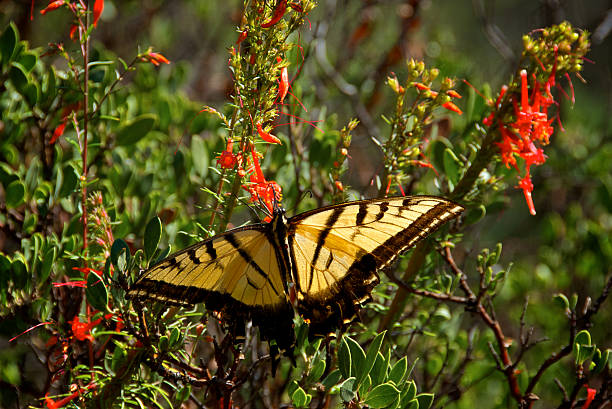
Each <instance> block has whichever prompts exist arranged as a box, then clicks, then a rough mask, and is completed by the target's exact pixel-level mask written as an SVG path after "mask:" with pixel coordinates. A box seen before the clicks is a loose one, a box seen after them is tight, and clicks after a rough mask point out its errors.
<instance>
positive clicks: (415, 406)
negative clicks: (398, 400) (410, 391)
mask: <svg viewBox="0 0 612 409" xmlns="http://www.w3.org/2000/svg"><path fill="white" fill-rule="evenodd" d="M400 407H402V406H400ZM403 407H405V408H406V409H419V401H418V400H416V399H412V400H411V401H409V402H408V403H407V404H406V405H404V406H403Z"/></svg>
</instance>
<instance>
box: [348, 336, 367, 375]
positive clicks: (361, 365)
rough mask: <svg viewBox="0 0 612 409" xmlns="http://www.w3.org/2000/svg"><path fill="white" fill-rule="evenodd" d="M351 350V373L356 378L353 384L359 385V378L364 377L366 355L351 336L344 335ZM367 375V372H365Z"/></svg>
mask: <svg viewBox="0 0 612 409" xmlns="http://www.w3.org/2000/svg"><path fill="white" fill-rule="evenodd" d="M344 338H345V339H346V343H347V345H348V347H349V349H350V350H351V375H354V376H355V378H356V380H357V381H356V383H355V386H357V385H359V380H360V379H363V378H364V376H363V375H364V369H365V359H366V355H365V352H364V351H363V349H362V348H361V346H360V345H359V344H358V343H357V341H355V340H354V339H352V338H351V337H344ZM368 372H369V370H368ZM366 375H367V373H366Z"/></svg>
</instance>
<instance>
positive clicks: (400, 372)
mask: <svg viewBox="0 0 612 409" xmlns="http://www.w3.org/2000/svg"><path fill="white" fill-rule="evenodd" d="M406 369H408V359H407V358H406V357H403V358H402V359H400V360H399V361H397V362H396V363H395V365H393V368H392V369H391V372H390V373H389V380H391V381H393V382H395V384H396V385H399V384H400V382H401V381H402V379H403V378H404V375H406Z"/></svg>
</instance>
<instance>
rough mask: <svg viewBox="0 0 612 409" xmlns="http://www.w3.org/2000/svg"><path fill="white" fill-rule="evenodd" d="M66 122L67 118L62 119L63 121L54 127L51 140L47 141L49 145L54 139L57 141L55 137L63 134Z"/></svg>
mask: <svg viewBox="0 0 612 409" xmlns="http://www.w3.org/2000/svg"><path fill="white" fill-rule="evenodd" d="M66 122H68V119H64V121H63V122H62V123H61V124H59V125H58V126H57V128H55V130H54V131H53V136H52V137H51V140H49V143H50V144H51V145H53V144H54V143H55V141H57V138H59V137H60V136H62V135H63V134H64V129H66Z"/></svg>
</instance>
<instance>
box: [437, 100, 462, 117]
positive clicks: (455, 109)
mask: <svg viewBox="0 0 612 409" xmlns="http://www.w3.org/2000/svg"><path fill="white" fill-rule="evenodd" d="M442 106H443V107H444V108H446V109H448V110H449V111H453V112H456V113H458V114H459V115H461V114H463V111H462V110H460V109H459V107H458V106H457V105H455V104H453V103H452V102H450V101H448V102H445V103H444V104H442Z"/></svg>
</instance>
